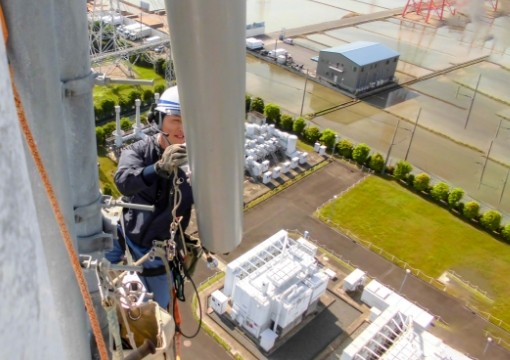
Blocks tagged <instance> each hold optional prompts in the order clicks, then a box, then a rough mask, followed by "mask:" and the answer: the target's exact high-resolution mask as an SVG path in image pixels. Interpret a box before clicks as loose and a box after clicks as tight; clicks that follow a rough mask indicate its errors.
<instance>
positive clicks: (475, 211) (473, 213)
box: [462, 201, 480, 220]
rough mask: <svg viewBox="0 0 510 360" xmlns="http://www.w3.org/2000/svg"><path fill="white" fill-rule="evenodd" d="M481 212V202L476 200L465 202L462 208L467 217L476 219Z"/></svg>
mask: <svg viewBox="0 0 510 360" xmlns="http://www.w3.org/2000/svg"><path fill="white" fill-rule="evenodd" d="M479 214H480V204H478V203H477V202H476V201H468V202H467V203H465V204H464V208H463V209H462V215H464V217H465V218H467V219H470V220H471V219H475V218H477V217H478V216H479Z"/></svg>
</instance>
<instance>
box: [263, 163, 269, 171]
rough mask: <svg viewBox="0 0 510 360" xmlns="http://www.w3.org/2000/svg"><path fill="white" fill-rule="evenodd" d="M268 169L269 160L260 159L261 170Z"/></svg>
mask: <svg viewBox="0 0 510 360" xmlns="http://www.w3.org/2000/svg"><path fill="white" fill-rule="evenodd" d="M268 170H269V160H264V161H262V171H263V172H265V171H268Z"/></svg>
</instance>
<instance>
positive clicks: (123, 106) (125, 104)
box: [118, 96, 131, 114]
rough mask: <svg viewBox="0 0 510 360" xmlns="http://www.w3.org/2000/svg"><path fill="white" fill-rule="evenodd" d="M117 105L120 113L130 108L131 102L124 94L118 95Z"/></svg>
mask: <svg viewBox="0 0 510 360" xmlns="http://www.w3.org/2000/svg"><path fill="white" fill-rule="evenodd" d="M118 102H119V106H120V113H121V114H123V113H125V112H127V111H130V110H131V104H130V102H129V98H128V97H126V96H119V100H118Z"/></svg>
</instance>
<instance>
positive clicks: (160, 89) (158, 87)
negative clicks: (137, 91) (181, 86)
mask: <svg viewBox="0 0 510 360" xmlns="http://www.w3.org/2000/svg"><path fill="white" fill-rule="evenodd" d="M165 89H166V87H165V85H163V84H159V85H156V86H155V87H154V93H158V94H159V95H161V94H163V92H164V91H165Z"/></svg>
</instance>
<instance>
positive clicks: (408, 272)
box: [398, 269, 411, 293]
mask: <svg viewBox="0 0 510 360" xmlns="http://www.w3.org/2000/svg"><path fill="white" fill-rule="evenodd" d="M410 273H411V270H410V269H406V275H405V276H404V280H402V284H400V289H398V292H399V293H400V292H401V291H402V289H403V288H404V284H405V283H406V280H407V277H408V276H409V274H410Z"/></svg>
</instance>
